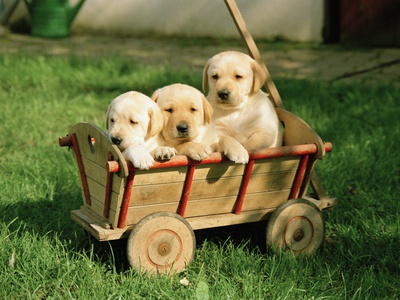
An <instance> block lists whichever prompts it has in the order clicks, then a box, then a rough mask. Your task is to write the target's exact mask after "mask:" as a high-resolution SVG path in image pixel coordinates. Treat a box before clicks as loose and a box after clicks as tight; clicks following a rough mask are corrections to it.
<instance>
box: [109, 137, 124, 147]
mask: <svg viewBox="0 0 400 300" xmlns="http://www.w3.org/2000/svg"><path fill="white" fill-rule="evenodd" d="M111 142H113V144H115V145H119V144H121V142H122V139H121V138H119V137H112V138H111Z"/></svg>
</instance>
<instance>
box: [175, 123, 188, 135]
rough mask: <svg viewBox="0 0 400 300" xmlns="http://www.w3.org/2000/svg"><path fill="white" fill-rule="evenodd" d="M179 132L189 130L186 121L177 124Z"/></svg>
mask: <svg viewBox="0 0 400 300" xmlns="http://www.w3.org/2000/svg"><path fill="white" fill-rule="evenodd" d="M176 129H177V130H178V132H179V133H187V132H188V131H189V126H188V124H186V123H182V124H179V125H178V126H176Z"/></svg>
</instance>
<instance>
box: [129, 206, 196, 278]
mask: <svg viewBox="0 0 400 300" xmlns="http://www.w3.org/2000/svg"><path fill="white" fill-rule="evenodd" d="M195 248H196V238H195V235H194V232H193V230H192V228H191V226H190V224H189V223H188V222H187V221H186V220H185V219H184V218H183V217H181V216H180V215H178V214H174V213H169V212H157V213H153V214H150V215H148V216H147V217H145V218H143V219H142V220H140V222H139V223H138V224H137V225H136V226H135V227H134V229H133V230H132V232H131V233H130V235H129V238H128V243H127V256H128V261H129V263H130V265H131V266H132V267H133V268H134V269H136V270H139V271H149V272H157V273H168V274H170V273H174V272H176V273H179V272H181V271H183V270H184V269H185V267H186V266H187V265H189V264H190V262H191V261H192V260H193V257H194V252H195Z"/></svg>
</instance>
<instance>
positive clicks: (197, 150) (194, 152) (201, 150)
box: [180, 142, 213, 160]
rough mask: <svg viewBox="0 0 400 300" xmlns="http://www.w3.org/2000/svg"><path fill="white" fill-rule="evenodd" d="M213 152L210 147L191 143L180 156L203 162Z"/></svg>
mask: <svg viewBox="0 0 400 300" xmlns="http://www.w3.org/2000/svg"><path fill="white" fill-rule="evenodd" d="M212 152H213V150H212V149H211V147H210V146H208V145H205V144H200V143H195V142H190V143H188V144H187V145H186V147H185V149H184V151H182V152H181V153H180V154H183V155H186V156H188V157H189V158H191V159H193V160H202V159H205V158H207V157H209V156H210V155H211V153H212Z"/></svg>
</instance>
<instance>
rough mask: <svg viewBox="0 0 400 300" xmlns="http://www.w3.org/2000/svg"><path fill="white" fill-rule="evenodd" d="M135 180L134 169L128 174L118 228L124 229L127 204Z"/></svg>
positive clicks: (129, 200)
mask: <svg viewBox="0 0 400 300" xmlns="http://www.w3.org/2000/svg"><path fill="white" fill-rule="evenodd" d="M134 178H135V169H133V170H132V171H130V172H129V176H128V184H127V185H126V188H125V193H124V198H123V200H122V205H121V212H120V213H119V221H118V228H124V227H125V223H126V217H127V215H128V210H129V204H130V202H131V194H132V187H133V179H134Z"/></svg>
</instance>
